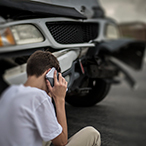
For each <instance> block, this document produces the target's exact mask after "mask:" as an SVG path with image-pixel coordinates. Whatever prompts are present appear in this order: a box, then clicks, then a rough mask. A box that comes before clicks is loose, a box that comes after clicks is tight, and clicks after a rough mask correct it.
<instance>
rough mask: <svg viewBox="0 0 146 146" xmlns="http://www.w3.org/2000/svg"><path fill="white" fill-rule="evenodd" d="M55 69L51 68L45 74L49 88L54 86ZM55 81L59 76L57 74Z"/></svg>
mask: <svg viewBox="0 0 146 146" xmlns="http://www.w3.org/2000/svg"><path fill="white" fill-rule="evenodd" d="M55 70H56V69H55V68H54V67H53V68H52V69H51V70H50V71H49V72H48V73H47V74H46V79H47V80H48V81H49V82H50V84H51V86H52V87H53V86H54V71H55ZM57 79H58V80H59V74H58V72H57Z"/></svg>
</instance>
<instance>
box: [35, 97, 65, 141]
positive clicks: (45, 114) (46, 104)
mask: <svg viewBox="0 0 146 146" xmlns="http://www.w3.org/2000/svg"><path fill="white" fill-rule="evenodd" d="M34 121H35V124H36V127H37V129H38V132H39V134H40V136H41V137H42V139H43V140H44V141H50V140H52V139H54V138H56V137H57V136H58V135H59V134H61V132H62V127H61V125H60V124H59V123H58V121H57V118H56V115H55V110H54V107H53V104H52V102H51V99H48V98H45V99H44V100H43V101H42V103H40V105H39V106H38V107H37V108H36V109H35V111H34Z"/></svg>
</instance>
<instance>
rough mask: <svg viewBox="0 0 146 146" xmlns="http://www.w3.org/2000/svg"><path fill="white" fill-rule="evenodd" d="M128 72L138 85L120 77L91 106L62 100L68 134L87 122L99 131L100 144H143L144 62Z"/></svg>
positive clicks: (145, 108)
mask: <svg viewBox="0 0 146 146" xmlns="http://www.w3.org/2000/svg"><path fill="white" fill-rule="evenodd" d="M130 72H131V73H132V75H133V77H134V78H135V80H136V81H137V84H138V89H136V90H132V89H131V88H130V87H129V86H128V85H127V84H126V82H124V81H123V82H122V83H121V84H120V85H113V86H112V88H111V90H110V92H109V94H108V96H107V97H106V98H105V99H104V100H103V101H102V102H100V103H98V104H97V105H95V106H93V107H85V108H81V107H73V106H70V105H68V104H66V112H67V119H68V128H69V136H72V135H73V134H74V133H76V132H77V131H78V130H80V129H81V128H83V127H85V126H89V125H90V126H93V127H95V128H96V129H97V130H99V131H100V133H101V138H102V146H146V64H145V65H144V66H143V69H142V70H141V71H139V72H134V71H130Z"/></svg>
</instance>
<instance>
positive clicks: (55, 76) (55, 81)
mask: <svg viewBox="0 0 146 146" xmlns="http://www.w3.org/2000/svg"><path fill="white" fill-rule="evenodd" d="M57 82H58V81H57V71H56V70H55V71H54V84H56V83H57Z"/></svg>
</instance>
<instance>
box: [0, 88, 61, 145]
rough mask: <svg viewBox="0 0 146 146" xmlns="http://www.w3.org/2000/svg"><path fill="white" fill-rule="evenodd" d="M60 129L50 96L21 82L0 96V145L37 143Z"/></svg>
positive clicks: (50, 137) (51, 137) (45, 139)
mask: <svg viewBox="0 0 146 146" xmlns="http://www.w3.org/2000/svg"><path fill="white" fill-rule="evenodd" d="M61 132H62V127H61V125H60V124H59V123H58V121H57V118H56V114H55V110H54V106H53V104H52V101H51V98H50V97H49V96H48V95H47V94H46V92H45V91H43V90H40V89H38V88H34V87H25V86H24V85H13V86H11V87H9V88H8V89H7V90H6V91H5V92H4V93H3V95H2V97H1V99H0V146H41V145H42V140H44V141H50V140H52V139H54V138H55V137H57V136H58V135H59V134H61Z"/></svg>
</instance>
